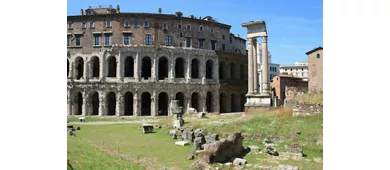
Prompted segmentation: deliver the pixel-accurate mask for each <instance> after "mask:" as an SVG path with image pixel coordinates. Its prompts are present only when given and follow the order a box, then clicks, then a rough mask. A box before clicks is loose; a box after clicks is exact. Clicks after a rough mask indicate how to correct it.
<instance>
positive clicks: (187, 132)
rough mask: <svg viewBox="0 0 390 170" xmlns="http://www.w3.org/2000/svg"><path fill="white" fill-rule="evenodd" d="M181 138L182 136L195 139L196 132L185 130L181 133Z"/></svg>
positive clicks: (185, 138)
mask: <svg viewBox="0 0 390 170" xmlns="http://www.w3.org/2000/svg"><path fill="white" fill-rule="evenodd" d="M181 138H182V140H188V141H193V139H194V132H192V131H186V130H184V131H183V133H182V134H181Z"/></svg>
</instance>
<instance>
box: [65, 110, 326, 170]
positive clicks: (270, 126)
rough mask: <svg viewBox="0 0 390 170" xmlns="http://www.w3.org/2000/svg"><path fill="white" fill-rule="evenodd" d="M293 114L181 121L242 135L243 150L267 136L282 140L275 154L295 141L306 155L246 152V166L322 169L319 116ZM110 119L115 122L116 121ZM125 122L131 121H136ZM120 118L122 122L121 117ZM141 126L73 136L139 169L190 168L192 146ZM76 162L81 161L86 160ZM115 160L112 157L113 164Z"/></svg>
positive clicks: (89, 129)
mask: <svg viewBox="0 0 390 170" xmlns="http://www.w3.org/2000/svg"><path fill="white" fill-rule="evenodd" d="M291 114H292V111H291V110H286V109H280V110H270V111H267V112H265V113H262V114H252V115H248V114H247V115H245V116H242V115H231V116H218V115H213V114H211V115H208V116H209V118H207V119H197V118H190V117H185V121H186V125H185V126H189V127H193V128H201V129H203V130H204V131H207V132H208V133H218V134H220V136H221V137H226V136H227V135H228V134H229V133H230V132H233V131H240V132H242V133H243V135H244V136H245V139H244V146H249V145H257V146H260V149H261V150H263V146H262V144H261V141H262V140H263V139H264V138H265V137H267V136H268V135H273V136H283V137H284V140H283V141H282V142H281V143H280V144H278V146H277V150H278V151H279V152H284V151H285V148H284V145H287V144H293V143H299V144H301V145H302V146H303V152H304V153H305V154H306V155H307V157H305V158H303V160H299V161H297V160H292V159H289V160H280V159H277V158H276V157H273V156H269V155H265V154H252V153H250V154H248V155H246V156H245V157H244V158H245V159H247V161H248V163H249V164H260V165H271V166H277V165H278V164H288V165H293V166H298V167H299V169H301V170H302V169H310V170H312V169H322V163H316V162H314V161H313V159H312V158H313V157H319V158H322V157H323V156H322V155H323V152H322V145H317V144H316V142H317V140H318V139H319V137H320V136H322V119H323V118H322V115H314V116H298V117H292V116H291ZM91 119H92V120H95V121H99V120H98V119H105V118H91ZM107 119H109V118H107ZM110 119H113V120H115V119H118V118H110ZM128 119H131V120H135V119H134V118H128ZM136 119H138V118H136ZM144 119H145V118H144ZM157 119H158V120H159V122H158V124H161V125H168V124H170V118H167V117H160V118H157ZM118 120H119V121H120V120H121V119H118ZM110 121H112V120H110ZM140 125H141V123H137V124H113V125H87V124H85V125H76V126H80V127H81V130H80V131H76V132H75V133H76V135H77V137H76V138H80V139H83V140H82V141H79V140H77V142H83V143H82V144H84V145H87V144H92V145H94V146H95V145H96V146H98V147H101V148H104V149H107V150H108V151H107V152H110V153H114V154H112V155H115V153H117V152H118V149H119V153H120V155H121V156H120V157H121V158H122V159H124V160H128V161H129V162H132V163H133V164H134V163H137V162H140V163H141V165H144V166H146V167H147V168H148V169H159V168H161V167H162V166H165V167H172V168H180V169H189V168H188V167H189V166H190V164H191V163H193V162H194V161H190V160H187V159H186V158H185V155H186V154H189V153H190V152H191V151H192V150H193V146H192V145H190V146H185V147H183V146H176V145H174V142H175V141H176V140H173V139H172V137H170V136H168V135H167V134H166V132H167V131H168V127H167V126H163V128H162V129H159V130H156V133H151V134H143V133H142V131H141V130H139V129H138V127H139V126H140ZM293 131H299V132H301V135H297V136H296V137H295V138H291V132H293ZM69 140H70V139H68V156H69V155H71V154H70V153H69V152H70V151H71V147H73V145H75V144H79V143H75V141H76V140H75V141H71V143H69ZM72 142H73V143H72ZM88 146H89V145H88ZM69 150H70V151H69ZM94 151H96V148H95V150H91V152H94ZM103 154H104V153H103ZM79 156H81V155H79ZM69 157H71V156H69ZM78 159H79V160H80V159H81V160H84V158H78ZM93 160H95V159H93ZM114 160H115V156H113V159H112V161H114ZM96 161H97V163H99V162H100V164H104V163H105V162H106V161H105V162H103V163H101V162H102V161H98V160H96ZM89 163H90V164H89ZM91 164H92V165H93V162H92V161H89V162H88V163H84V164H83V165H81V166H79V167H86V168H83V169H88V168H89V167H90V166H91ZM76 165H77V164H75V165H73V164H72V166H76ZM104 165H105V164H104ZM99 167H100V166H99ZM102 167H103V165H102ZM118 168H119V167H118ZM103 169H105V168H103ZM119 169H122V168H119Z"/></svg>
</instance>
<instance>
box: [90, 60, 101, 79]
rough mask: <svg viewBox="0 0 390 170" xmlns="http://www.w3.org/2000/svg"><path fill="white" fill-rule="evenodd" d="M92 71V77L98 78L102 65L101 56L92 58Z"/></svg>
mask: <svg viewBox="0 0 390 170" xmlns="http://www.w3.org/2000/svg"><path fill="white" fill-rule="evenodd" d="M91 71H92V78H98V77H99V72H100V65H99V58H98V57H96V56H94V57H92V59H91Z"/></svg>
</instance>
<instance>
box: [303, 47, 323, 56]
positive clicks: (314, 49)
mask: <svg viewBox="0 0 390 170" xmlns="http://www.w3.org/2000/svg"><path fill="white" fill-rule="evenodd" d="M322 49H323V48H322V46H319V47H315V48H313V49H312V50H310V51H308V52H306V55H309V54H311V53H313V52H315V51H318V50H322Z"/></svg>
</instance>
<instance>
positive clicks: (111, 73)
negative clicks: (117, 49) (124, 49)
mask: <svg viewBox="0 0 390 170" xmlns="http://www.w3.org/2000/svg"><path fill="white" fill-rule="evenodd" d="M107 67H108V69H107V77H116V74H117V73H116V58H115V56H110V57H108V58H107Z"/></svg>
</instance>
